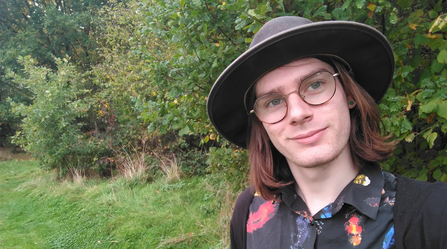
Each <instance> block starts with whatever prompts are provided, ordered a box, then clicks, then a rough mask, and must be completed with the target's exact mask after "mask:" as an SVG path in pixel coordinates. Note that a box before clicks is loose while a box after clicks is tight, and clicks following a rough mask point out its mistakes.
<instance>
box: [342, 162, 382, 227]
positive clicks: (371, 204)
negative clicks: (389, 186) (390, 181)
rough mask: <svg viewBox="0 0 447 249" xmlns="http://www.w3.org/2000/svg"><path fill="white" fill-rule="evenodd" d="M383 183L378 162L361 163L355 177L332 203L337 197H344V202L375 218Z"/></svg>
mask: <svg viewBox="0 0 447 249" xmlns="http://www.w3.org/2000/svg"><path fill="white" fill-rule="evenodd" d="M383 184H384V179H383V175H382V169H381V168H380V165H379V164H377V163H369V164H367V165H363V167H362V169H361V170H360V172H359V174H358V175H357V177H356V178H355V179H354V180H353V181H352V182H351V183H350V184H348V186H346V188H345V189H344V190H343V191H342V193H341V194H340V195H339V197H338V198H337V200H336V201H335V202H334V203H336V202H337V201H339V200H338V199H339V198H341V199H344V203H347V204H350V205H352V206H353V207H354V208H356V209H357V210H358V211H360V212H361V213H363V214H364V215H366V216H368V217H369V218H371V219H373V220H376V218H377V213H378V211H379V205H380V198H381V196H382V189H383ZM342 201H343V200H342Z"/></svg>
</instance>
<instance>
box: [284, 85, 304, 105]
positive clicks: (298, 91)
mask: <svg viewBox="0 0 447 249" xmlns="http://www.w3.org/2000/svg"><path fill="white" fill-rule="evenodd" d="M292 93H296V94H298V97H300V99H302V100H303V101H304V99H303V96H301V94H300V89H296V90H293V91H291V92H289V93H286V94H285V95H283V98H284V100H285V101H286V104H287V105H289V101H288V98H289V95H291V94H292Z"/></svg>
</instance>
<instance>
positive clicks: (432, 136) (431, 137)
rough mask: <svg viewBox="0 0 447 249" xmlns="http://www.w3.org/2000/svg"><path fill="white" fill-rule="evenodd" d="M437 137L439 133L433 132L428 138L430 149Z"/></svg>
mask: <svg viewBox="0 0 447 249" xmlns="http://www.w3.org/2000/svg"><path fill="white" fill-rule="evenodd" d="M437 137H438V133H436V132H433V133H431V134H430V135H429V136H428V137H427V138H426V140H427V142H428V146H429V148H430V149H431V148H432V147H433V145H434V143H435V140H436V138H437Z"/></svg>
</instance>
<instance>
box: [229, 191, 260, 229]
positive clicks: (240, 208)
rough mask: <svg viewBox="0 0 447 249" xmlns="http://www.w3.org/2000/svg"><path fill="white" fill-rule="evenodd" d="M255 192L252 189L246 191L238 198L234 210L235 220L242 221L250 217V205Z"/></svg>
mask: <svg viewBox="0 0 447 249" xmlns="http://www.w3.org/2000/svg"><path fill="white" fill-rule="evenodd" d="M254 194H255V191H254V190H253V189H252V188H247V189H245V190H244V191H243V192H242V193H241V194H240V195H239V197H238V198H237V200H236V204H235V205H234V210H233V218H232V222H233V220H235V219H237V220H241V219H243V217H246V216H247V215H248V210H249V208H250V204H251V202H252V201H253V197H254Z"/></svg>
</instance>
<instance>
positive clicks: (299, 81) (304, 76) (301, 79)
mask: <svg viewBox="0 0 447 249" xmlns="http://www.w3.org/2000/svg"><path fill="white" fill-rule="evenodd" d="M322 71H328V72H329V73H331V74H333V72H331V70H329V69H327V68H324V67H320V68H318V69H316V70H312V71H311V72H310V73H308V74H306V75H302V76H301V77H299V79H294V80H293V82H294V83H296V84H297V85H299V84H301V83H302V82H303V80H305V79H307V78H309V77H310V76H312V75H314V74H316V73H318V72H322ZM283 89H284V85H281V86H278V87H275V88H272V89H270V90H268V91H267V92H261V94H256V84H255V94H256V98H259V97H262V96H265V95H269V94H273V93H277V94H279V93H280V92H281V90H283Z"/></svg>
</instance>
